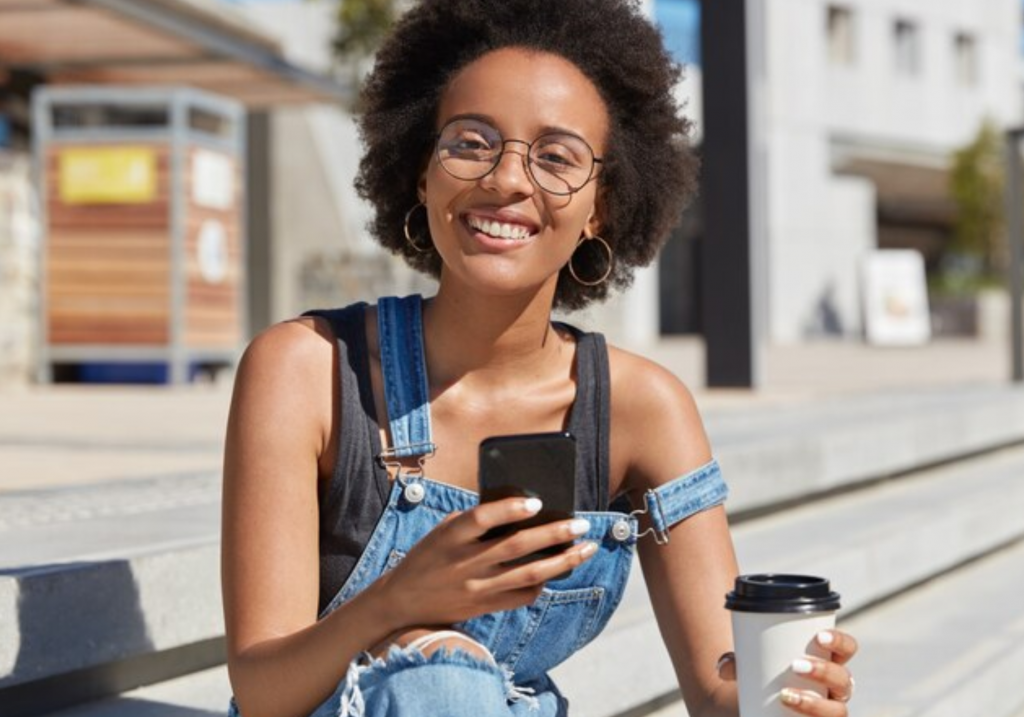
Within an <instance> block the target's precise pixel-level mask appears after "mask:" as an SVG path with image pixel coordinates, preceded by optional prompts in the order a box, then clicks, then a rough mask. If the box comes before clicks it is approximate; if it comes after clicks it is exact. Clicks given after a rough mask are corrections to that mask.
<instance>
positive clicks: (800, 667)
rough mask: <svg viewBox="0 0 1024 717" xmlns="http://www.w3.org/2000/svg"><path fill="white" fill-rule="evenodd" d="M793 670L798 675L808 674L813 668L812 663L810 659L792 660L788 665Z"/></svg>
mask: <svg viewBox="0 0 1024 717" xmlns="http://www.w3.org/2000/svg"><path fill="white" fill-rule="evenodd" d="M790 667H792V669H793V672H795V673H796V674H798V675H809V674H811V672H812V671H813V670H814V665H812V664H811V662H810V660H804V659H800V660H793V664H792V665H790Z"/></svg>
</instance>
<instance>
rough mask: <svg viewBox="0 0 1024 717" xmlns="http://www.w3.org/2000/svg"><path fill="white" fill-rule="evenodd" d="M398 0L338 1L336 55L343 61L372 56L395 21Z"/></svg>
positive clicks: (335, 38)
mask: <svg viewBox="0 0 1024 717" xmlns="http://www.w3.org/2000/svg"><path fill="white" fill-rule="evenodd" d="M396 4H397V3H396V1H395V0H337V5H338V7H337V19H338V29H337V32H336V33H335V36H334V43H333V45H334V52H335V54H336V55H337V56H338V57H339V58H340V59H343V60H359V59H362V58H364V57H367V56H369V55H372V54H373V52H374V50H376V49H377V46H378V45H379V44H380V41H381V40H382V39H383V37H384V35H385V34H386V33H387V31H388V29H389V28H390V27H391V24H392V23H393V22H394V21H395V16H396V15H397V9H396V7H395V5H396Z"/></svg>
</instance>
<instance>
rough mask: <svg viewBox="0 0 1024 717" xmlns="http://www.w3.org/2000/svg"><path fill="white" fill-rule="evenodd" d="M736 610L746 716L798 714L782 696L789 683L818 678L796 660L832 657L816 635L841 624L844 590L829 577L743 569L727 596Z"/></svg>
mask: <svg viewBox="0 0 1024 717" xmlns="http://www.w3.org/2000/svg"><path fill="white" fill-rule="evenodd" d="M725 606H726V607H727V608H728V609H729V610H731V611H732V629H733V640H734V643H735V649H736V679H737V682H738V689H739V702H740V717H792V715H793V712H792V710H789V709H787V708H785V707H784V706H783V704H782V701H781V699H780V697H779V693H780V692H782V690H783V689H784V688H787V687H790V688H794V689H798V690H812V691H815V692H817V693H818V694H819V695H821V696H822V697H824V696H825V695H824V694H823V693H822V691H821V689H820V688H819V686H818V684H817V683H815V682H812V681H811V680H809V679H807V678H806V677H803V676H801V675H798V674H796V673H795V672H793V670H792V664H793V660H795V659H797V658H800V657H803V656H808V655H809V656H811V657H819V658H826V659H827V658H828V656H829V653H828V651H827V650H824V649H822V648H821V647H820V646H819V645H818V643H817V642H816V641H815V639H814V637H815V635H817V634H818V633H819V632H820V631H822V630H828V629H831V628H833V627H835V624H836V611H837V610H838V609H839V595H838V594H837V593H834V592H832V590H831V589H830V587H829V583H828V580H826V579H824V578H818V577H812V576H809V575H773V574H764V575H741V576H740V577H738V578H736V587H735V589H734V590H733V591H732V592H731V593H729V594H728V595H727V596H726V603H725Z"/></svg>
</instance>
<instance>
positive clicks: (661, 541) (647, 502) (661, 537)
mask: <svg viewBox="0 0 1024 717" xmlns="http://www.w3.org/2000/svg"><path fill="white" fill-rule="evenodd" d="M652 503H653V505H654V507H655V508H657V510H658V514H659V515H660V516H661V524H662V525H664V524H665V507H664V506H663V505H662V504H661V495H659V494H658V492H657V491H654V490H648V491H647V492H646V493H644V506H645V507H644V508H639V509H637V510H634V511H632V512H630V514H629V517H630V518H636V519H637V525H639V524H640V522H639V518H640V516H641V515H648V516H650V518H651V526H650V527H649V528H647V530H644V531H643V532H637V533H635V537H636V539H637V540H639V539H640V538H642V537H644V536H645V535H653V536H654V542H655V543H657V544H658V545H666V544H668V530H666V529H664V528H658V527H657V524H656V522H655V520H654V516H653V514H652V510H653V509H652V507H651V506H652Z"/></svg>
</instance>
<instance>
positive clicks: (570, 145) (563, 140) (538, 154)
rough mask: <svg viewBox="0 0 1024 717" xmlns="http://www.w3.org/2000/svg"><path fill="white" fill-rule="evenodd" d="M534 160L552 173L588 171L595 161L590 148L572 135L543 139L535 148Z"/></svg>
mask: <svg viewBox="0 0 1024 717" xmlns="http://www.w3.org/2000/svg"><path fill="white" fill-rule="evenodd" d="M531 154H532V156H533V160H534V161H535V162H536V163H537V164H539V165H541V166H542V167H543V168H544V169H547V170H549V171H552V172H559V171H567V170H571V169H575V170H579V169H582V170H586V169H588V168H589V167H590V164H591V162H592V161H593V154H592V153H591V152H590V148H589V147H588V146H587V145H586V144H585V143H584V142H583V141H582V140H580V139H579V138H577V137H573V136H571V135H552V136H546V137H541V138H539V139H538V140H537V142H536V143H535V144H534V146H533V151H532V152H531Z"/></svg>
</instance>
